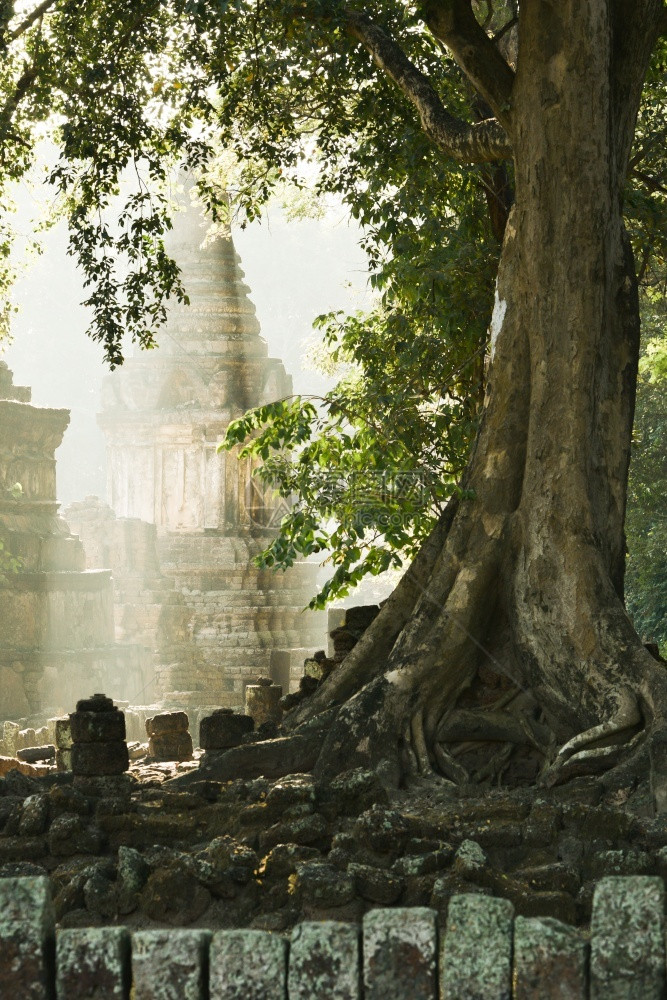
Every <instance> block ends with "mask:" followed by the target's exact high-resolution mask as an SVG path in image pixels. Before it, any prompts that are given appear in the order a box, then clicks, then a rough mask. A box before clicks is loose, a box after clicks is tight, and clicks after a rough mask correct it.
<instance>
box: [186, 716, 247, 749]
mask: <svg viewBox="0 0 667 1000" xmlns="http://www.w3.org/2000/svg"><path fill="white" fill-rule="evenodd" d="M254 725H255V723H254V721H253V719H251V718H250V716H249V715H240V714H238V713H236V712H228V711H225V709H220V710H218V711H216V712H213V714H212V715H208V716H206V717H205V718H204V719H202V720H201V722H200V723H199V745H200V747H201V748H202V750H226V749H227V748H229V747H236V746H238V745H239V743H241V741H242V739H243V737H244V736H245V735H246V733H251V732H252V730H253V728H254Z"/></svg>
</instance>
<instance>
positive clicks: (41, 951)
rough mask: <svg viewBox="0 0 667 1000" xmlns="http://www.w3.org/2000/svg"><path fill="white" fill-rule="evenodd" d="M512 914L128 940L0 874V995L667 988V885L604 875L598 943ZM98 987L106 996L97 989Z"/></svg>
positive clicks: (627, 999)
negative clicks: (68, 921)
mask: <svg viewBox="0 0 667 1000" xmlns="http://www.w3.org/2000/svg"><path fill="white" fill-rule="evenodd" d="M499 904H500V905H499ZM512 916H513V914H512V907H511V904H510V903H508V902H507V900H499V899H496V898H493V897H488V896H480V895H458V896H457V895H455V896H453V897H452V899H451V903H450V907H449V912H448V917H447V925H446V927H445V929H444V930H439V929H438V925H437V914H436V911H435V910H431V909H428V908H426V907H403V908H394V909H382V908H379V909H375V910H372V911H370V912H369V913H367V914H366V916H365V917H364V920H363V926H362V928H361V935H360V934H359V929H358V928H357V927H355V926H353V925H346V924H341V923H338V922H333V921H317V922H304V923H301V924H299V925H298V926H297V927H295V928H294V930H293V931H292V936H291V941H289V942H288V941H286V940H285V939H284V938H283V937H281V936H279V935H277V934H272V933H270V932H267V931H259V930H223V931H218V932H216V933H214V934H212V935H211V934H210V933H209V932H207V931H201V930H170V931H166V930H155V931H139V932H135V933H134V934H132V935H129V934H128V933H127V932H126V931H125V930H124V929H123V928H118V927H110V928H94V929H93V928H85V929H72V930H61V931H59V932H58V934H57V935H56V931H55V914H54V910H53V904H52V902H51V896H50V887H49V881H48V879H47V878H43V877H28V878H6V879H0V997H3V998H4V997H16V998H21V1000H24V998H26V1000H47V998H48V1000H52V997H53V995H54V989H53V987H54V985H55V984H57V986H58V993H57V996H58V998H59V1000H70V998H72V1000H73V998H75V997H76V998H78V997H80V996H100V997H101V996H102V995H104V997H110V998H113V997H115V996H118V997H119V998H120V997H125V996H127V991H128V987H129V988H130V990H131V995H132V996H133V997H134V998H135V1000H172V998H173V1000H176V998H178V1000H204V998H205V997H206V998H209V1000H255V998H257V1000H258V998H262V1000H287V998H288V997H289V1000H306V998H307V1000H360V997H361V996H363V997H364V1000H385V998H387V997H392V998H393V1000H509V998H510V997H512V998H513V1000H603V998H604V1000H640V998H641V1000H661V998H662V997H663V996H664V988H665V916H664V886H663V883H662V880H660V879H656V878H652V877H644V876H632V877H611V878H606V879H603V880H602V881H601V882H600V883H599V884H598V886H597V889H596V892H595V896H594V900H593V915H592V920H591V929H590V946H589V943H588V938H589V935H588V934H587V933H586V932H584V931H580V930H578V929H576V928H573V927H569V926H568V925H566V924H562V923H560V922H559V921H557V920H554V919H547V918H542V919H537V918H531V919H523V918H517V919H516V920H513V919H512ZM487 935H488V936H487ZM54 945H55V949H54ZM54 951H55V962H54ZM91 976H92V977H93V980H94V981H93V980H91ZM95 977H97V978H95ZM101 982H104V983H105V988H106V992H104V994H102V993H100V992H91V989H90V986H91V984H92V988H93V990H94V989H96V988H97V986H98V985H99V983H101ZM77 987H78V989H77Z"/></svg>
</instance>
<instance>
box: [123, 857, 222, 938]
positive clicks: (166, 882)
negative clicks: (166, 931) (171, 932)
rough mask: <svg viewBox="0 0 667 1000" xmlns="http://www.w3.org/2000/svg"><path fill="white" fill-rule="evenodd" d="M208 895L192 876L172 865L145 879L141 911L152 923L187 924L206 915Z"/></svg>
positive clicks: (181, 866)
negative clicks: (153, 921)
mask: <svg viewBox="0 0 667 1000" xmlns="http://www.w3.org/2000/svg"><path fill="white" fill-rule="evenodd" d="M210 902H211V895H210V893H209V892H208V890H207V889H205V888H204V886H203V885H201V884H200V883H199V881H198V880H197V878H196V877H195V876H194V874H193V873H192V872H191V871H189V870H188V868H187V867H186V866H185V865H184V864H181V863H179V862H178V861H175V862H173V863H170V864H168V865H166V866H165V867H163V868H158V869H157V871H154V872H153V873H152V875H150V876H149V878H148V880H147V882H146V885H145V887H144V889H143V891H142V893H141V904H140V905H141V909H142V911H143V912H144V913H146V914H147V916H149V917H150V918H151V919H152V920H159V921H160V922H161V923H168V924H173V925H174V926H175V927H179V926H182V925H183V924H190V923H192V921H193V920H196V919H197V918H198V917H201V916H202V914H203V913H205V912H206V910H207V908H208V906H209V903H210Z"/></svg>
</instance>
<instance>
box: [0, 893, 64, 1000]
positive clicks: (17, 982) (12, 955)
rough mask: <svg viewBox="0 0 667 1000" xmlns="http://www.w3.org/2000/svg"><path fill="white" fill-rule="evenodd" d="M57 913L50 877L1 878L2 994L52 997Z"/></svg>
mask: <svg viewBox="0 0 667 1000" xmlns="http://www.w3.org/2000/svg"><path fill="white" fill-rule="evenodd" d="M54 933H55V913H54V910H53V903H52V901H51V889H50V886H49V880H48V879H47V878H8V879H0V997H2V998H3V1000H4V998H5V997H7V998H14V1000H50V998H51V983H52V982H53V948H54Z"/></svg>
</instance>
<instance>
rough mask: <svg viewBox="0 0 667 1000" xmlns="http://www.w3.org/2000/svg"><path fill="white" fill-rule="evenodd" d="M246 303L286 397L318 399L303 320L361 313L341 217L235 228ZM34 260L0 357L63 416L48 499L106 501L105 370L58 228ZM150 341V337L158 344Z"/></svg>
mask: <svg viewBox="0 0 667 1000" xmlns="http://www.w3.org/2000/svg"><path fill="white" fill-rule="evenodd" d="M233 237H234V243H235V245H236V249H237V251H238V253H239V254H240V256H241V261H242V263H241V266H242V268H243V270H244V271H245V276H246V278H245V280H246V284H248V285H249V287H250V297H251V299H252V301H253V302H254V304H255V306H256V307H257V316H258V319H259V321H260V324H261V327H262V336H263V337H264V338H265V340H266V341H267V343H268V349H269V354H270V356H272V357H278V358H281V360H282V361H283V362H284V364H285V367H286V369H287V370H288V372H289V373H290V374H291V375H292V376H293V379H294V389H295V392H301V393H319V392H321V391H322V390H323V389H324V388H325V387H326V385H327V382H326V380H325V379H324V377H323V376H322V375H320V374H319V373H318V372H317V371H314V370H313V369H312V367H311V366H310V364H309V361H308V357H307V354H308V345H309V342H312V340H313V338H316V337H317V336H318V334H317V333H316V332H315V331H313V329H312V321H313V319H314V318H315V317H316V316H317V315H319V314H320V313H323V312H327V311H329V310H332V309H345V310H355V309H362V308H367V307H368V306H369V304H370V294H369V292H368V288H367V276H366V265H365V256H364V254H363V252H362V250H361V248H360V246H359V238H360V234H359V231H358V229H357V228H356V227H355V226H354V225H353V224H350V223H349V222H348V221H347V219H346V217H345V214H344V211H343V209H341V210H340V211H339V212H336V211H330V212H329V213H328V214H327V216H326V218H325V219H323V220H317V221H315V220H306V221H296V222H286V221H285V219H284V218H283V216H282V214H281V213H280V211H279V210H278V209H276V210H273V211H271V212H270V215H269V216H268V218H265V219H264V220H263V221H262V222H261V223H254V224H253V225H251V226H248V228H247V229H245V230H240V229H238V228H235V229H234V231H233ZM43 245H44V252H43V254H42V256H41V257H38V258H37V259H36V260H35V261H34V263H32V264H31V266H30V268H29V270H28V271H27V273H26V274H25V275H24V276H22V277H21V278H20V280H19V282H18V284H17V287H16V301H17V304H18V306H19V312H18V314H17V315H16V317H15V318H14V320H13V324H12V330H13V336H14V340H13V343H11V344H10V345H9V346H5V345H0V350H1V349H2V347H3V346H4V352H3V353H2V355H1V356H2V358H3V360H5V361H6V362H7V364H8V365H9V367H10V368H11V369H12V370H13V372H14V382H15V383H16V384H17V385H29V386H31V387H32V390H33V397H32V398H33V402H34V403H35V404H37V405H38V406H55V407H64V408H66V409H69V410H70V411H71V422H70V426H69V428H68V429H67V431H66V432H65V439H64V442H63V444H62V446H61V447H60V448H59V450H58V452H57V453H56V457H57V459H58V497H59V499H60V501H61V502H62V503H64V504H68V503H71V502H72V501H74V500H80V499H83V497H85V496H87V495H89V494H96V495H97V496H101V497H102V498H105V496H106V486H105V481H106V474H105V457H104V437H103V435H102V432H101V431H100V429H99V428H98V426H97V420H96V415H97V413H98V412H99V409H100V386H101V383H102V379H103V378H104V376H105V374H106V372H107V369H106V367H105V366H104V365H103V363H102V360H101V359H102V349H101V347H100V345H98V344H95V343H93V342H92V341H91V340H90V339H89V338H88V337H87V336H86V334H85V329H86V325H87V316H86V310H85V309H84V308H83V307H82V306H81V305H80V303H81V301H82V299H83V298H84V297H85V295H84V290H83V288H82V285H81V280H80V276H79V274H78V272H77V270H76V267H75V265H74V261H73V260H72V259H71V258H70V257H68V256H67V254H66V252H65V248H66V233H65V230H64V227H63V226H60V227H58V228H57V229H55V230H53V231H52V232H50V233H48V234H47V236H46V238H45V240H44V244H43ZM158 341H159V335H158Z"/></svg>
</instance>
